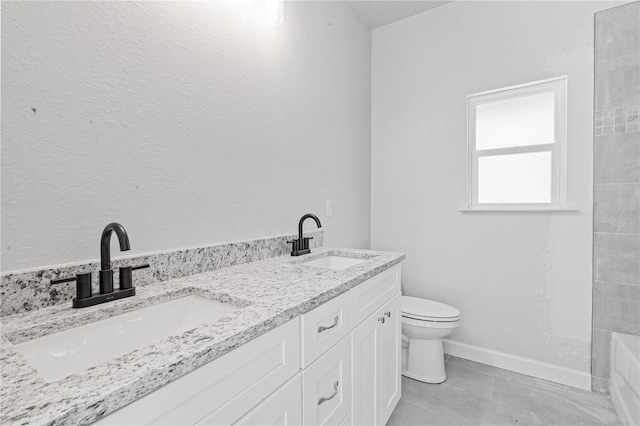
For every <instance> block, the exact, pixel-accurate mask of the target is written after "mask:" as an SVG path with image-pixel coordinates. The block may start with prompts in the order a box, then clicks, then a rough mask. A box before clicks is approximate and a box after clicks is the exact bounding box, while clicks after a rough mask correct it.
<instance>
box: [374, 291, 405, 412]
mask: <svg viewBox="0 0 640 426" xmlns="http://www.w3.org/2000/svg"><path fill="white" fill-rule="evenodd" d="M382 315H383V316H384V319H385V322H384V324H382V325H381V326H380V329H381V330H380V334H381V339H380V340H381V348H380V354H381V355H382V356H381V362H380V365H379V367H380V369H379V372H378V378H379V379H380V386H379V389H380V390H379V392H380V405H381V407H382V414H381V415H382V422H381V424H386V423H387V421H388V420H389V417H391V413H392V412H393V410H394V409H395V408H396V405H398V401H399V400H400V393H401V372H400V371H401V363H402V358H401V357H402V346H401V345H402V340H401V339H402V331H401V327H402V317H401V296H400V294H398V295H397V296H395V297H394V298H393V299H391V300H390V301H389V302H387V303H386V304H385V305H384V306H383V308H382Z"/></svg>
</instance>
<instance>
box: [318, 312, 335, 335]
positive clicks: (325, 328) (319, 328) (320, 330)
mask: <svg viewBox="0 0 640 426" xmlns="http://www.w3.org/2000/svg"><path fill="white" fill-rule="evenodd" d="M338 321H340V317H339V316H337V315H336V317H335V318H334V319H333V324H331V325H330V326H328V327H325V326H324V325H323V326H320V327H318V333H322V332H323V331H327V330H331V329H332V328H333V327H335V326H337V325H338Z"/></svg>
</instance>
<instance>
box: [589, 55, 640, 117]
mask: <svg viewBox="0 0 640 426" xmlns="http://www.w3.org/2000/svg"><path fill="white" fill-rule="evenodd" d="M595 73H596V75H595V82H596V87H595V107H596V109H608V108H618V107H626V106H632V105H638V103H640V54H637V53H636V54H635V55H630V56H623V57H621V58H615V59H609V60H606V61H601V62H596V71H595Z"/></svg>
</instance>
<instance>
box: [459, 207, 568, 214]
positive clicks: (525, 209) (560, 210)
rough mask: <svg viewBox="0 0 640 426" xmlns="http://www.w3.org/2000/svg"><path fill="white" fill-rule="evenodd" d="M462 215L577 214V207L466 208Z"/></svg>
mask: <svg viewBox="0 0 640 426" xmlns="http://www.w3.org/2000/svg"><path fill="white" fill-rule="evenodd" d="M460 211H461V212H462V213H510V212H513V213H545V212H546V213H554V212H557V213H572V212H573V213H576V212H579V211H580V210H579V209H578V208H577V207H540V208H536V207H473V208H470V207H464V208H461V209H460Z"/></svg>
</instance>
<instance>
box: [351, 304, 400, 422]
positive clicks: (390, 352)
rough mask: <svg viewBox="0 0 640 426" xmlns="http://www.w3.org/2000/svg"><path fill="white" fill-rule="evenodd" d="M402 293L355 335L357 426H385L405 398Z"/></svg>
mask: <svg viewBox="0 0 640 426" xmlns="http://www.w3.org/2000/svg"><path fill="white" fill-rule="evenodd" d="M400 303H401V297H400V293H398V294H397V295H396V296H395V297H393V298H392V299H391V300H389V301H387V303H385V304H384V305H383V306H382V307H381V308H380V309H378V311H376V312H375V313H374V314H373V315H371V316H369V317H368V318H367V319H365V320H364V321H363V322H362V323H361V324H360V325H359V326H358V327H357V328H355V329H354V330H353V332H352V353H353V366H352V370H353V397H352V400H353V405H352V408H351V414H352V416H353V424H354V425H384V424H385V423H386V422H387V421H388V420H389V417H390V416H391V413H392V412H393V410H394V409H395V407H396V405H397V404H398V401H399V400H400V395H401V382H400V380H401V377H400V368H401V364H400V363H401V340H400V339H401V336H402V334H401V329H400V327H401V325H402V321H401V306H400Z"/></svg>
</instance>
